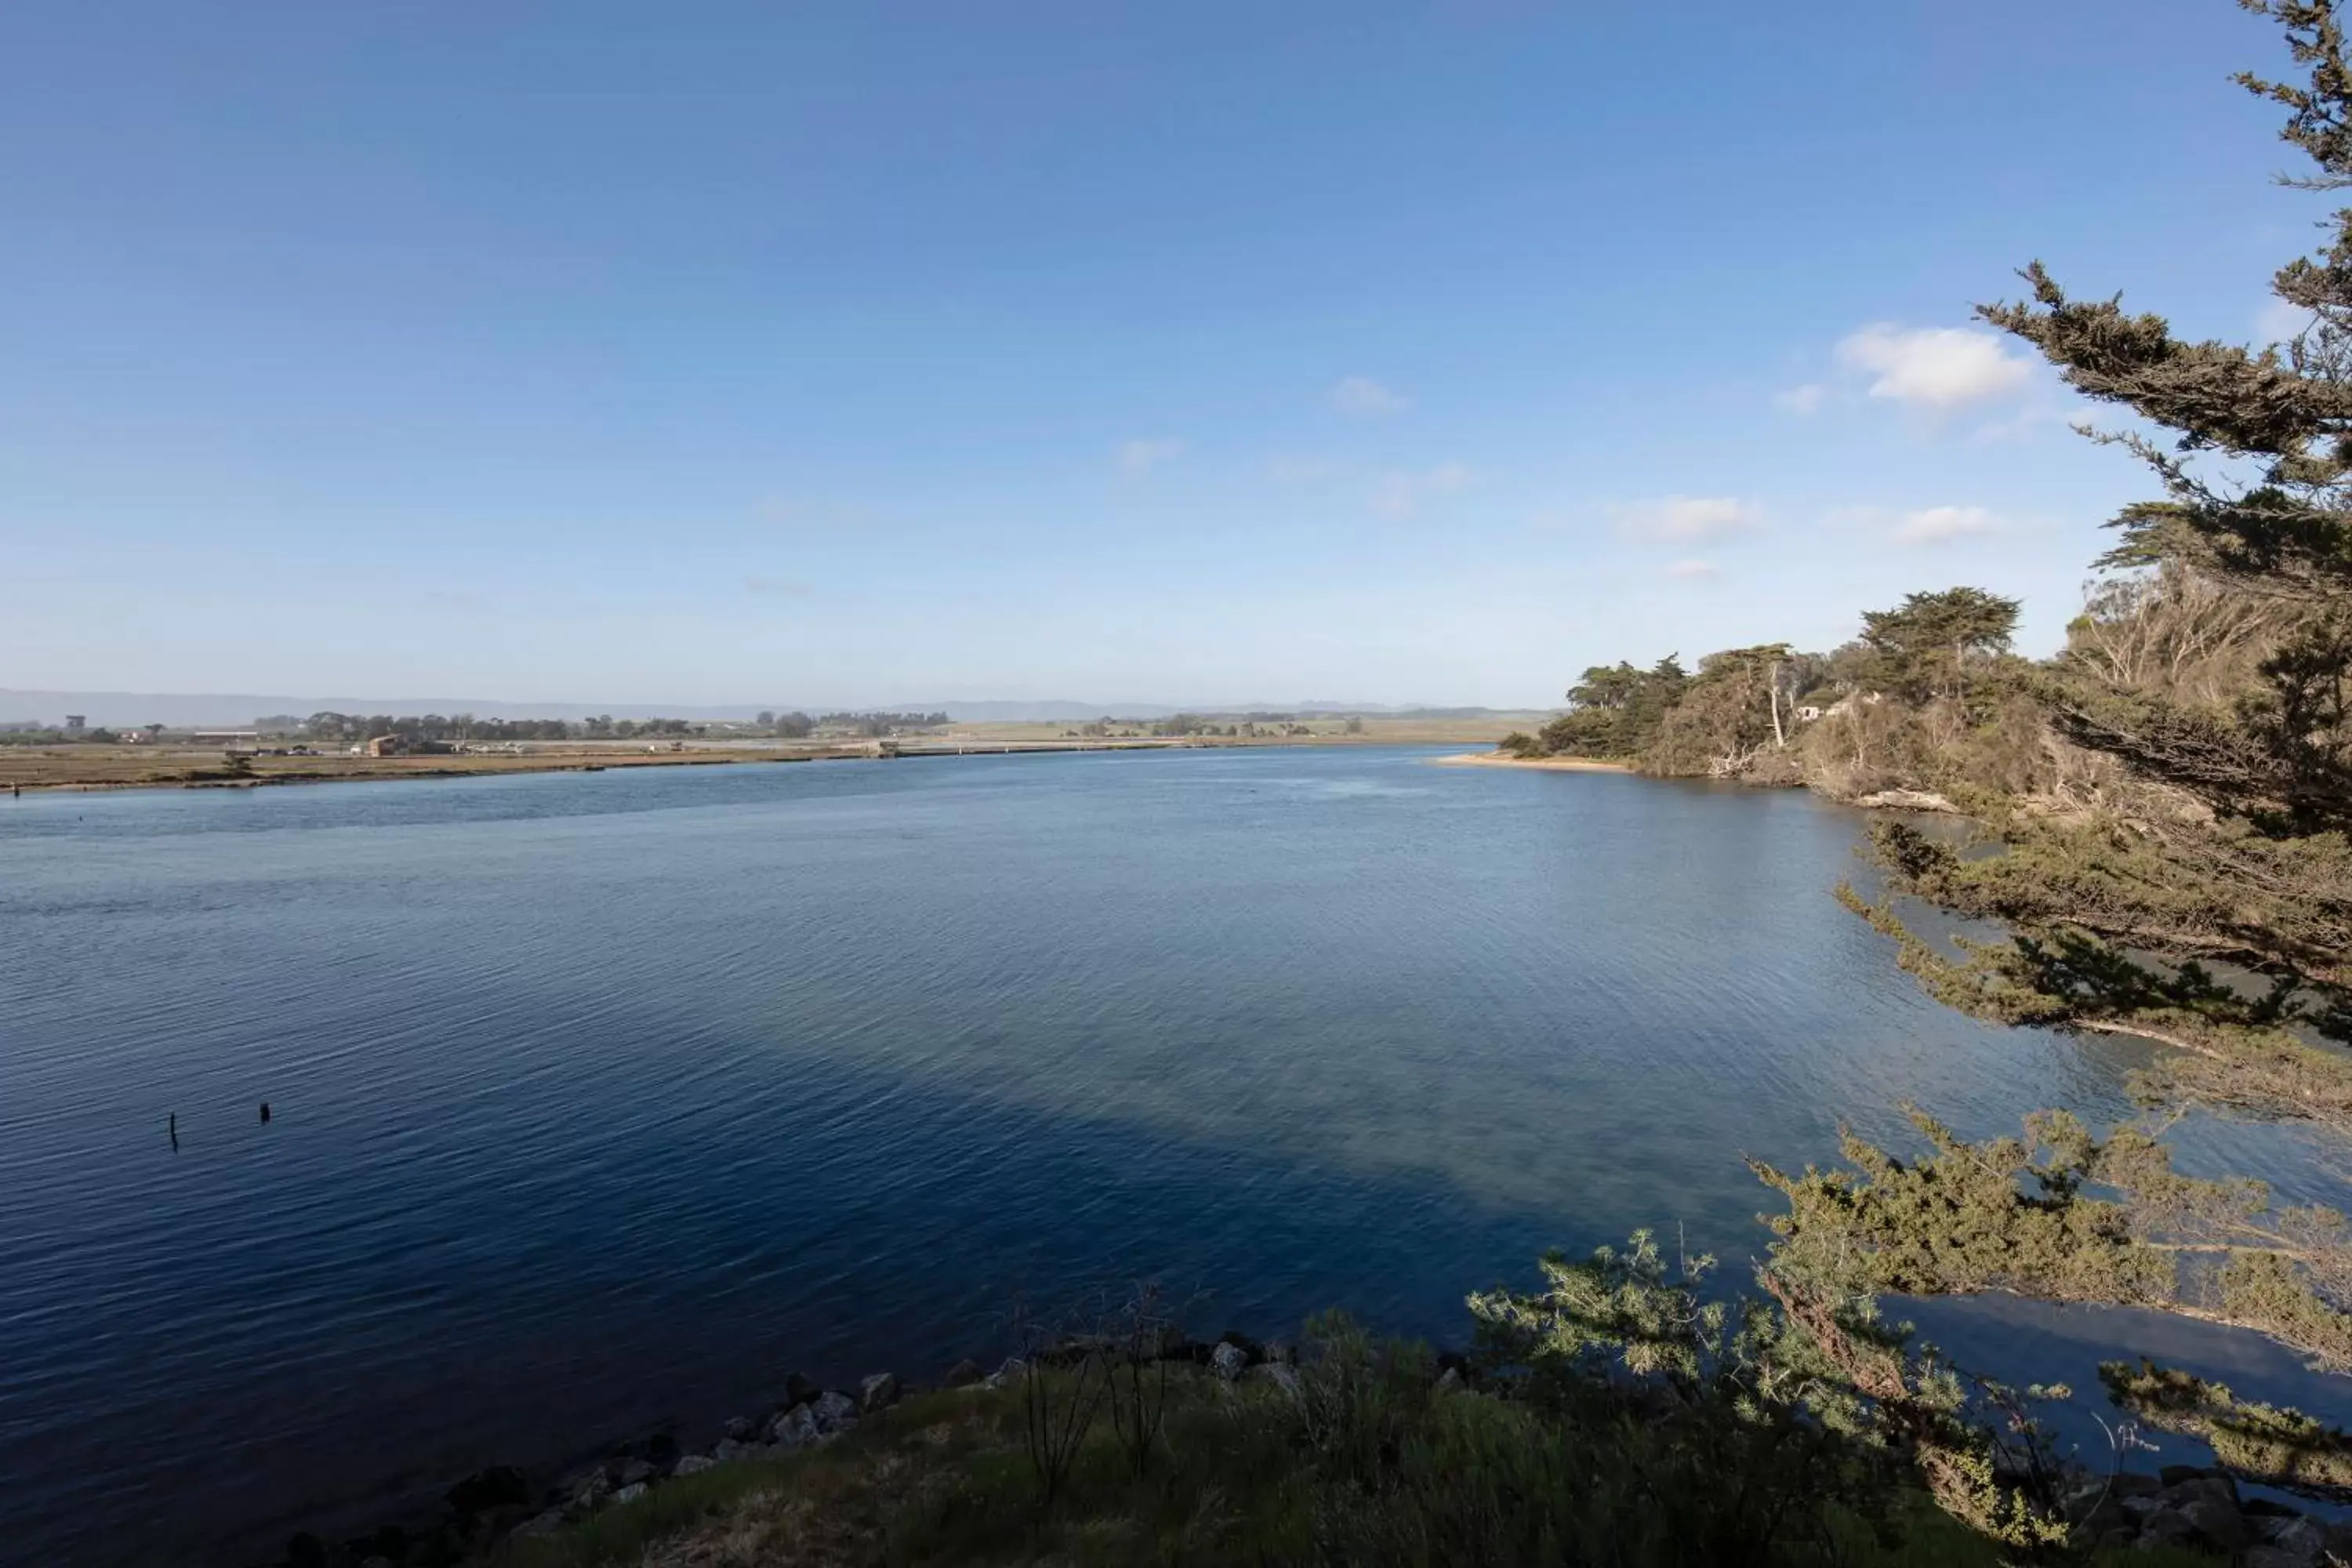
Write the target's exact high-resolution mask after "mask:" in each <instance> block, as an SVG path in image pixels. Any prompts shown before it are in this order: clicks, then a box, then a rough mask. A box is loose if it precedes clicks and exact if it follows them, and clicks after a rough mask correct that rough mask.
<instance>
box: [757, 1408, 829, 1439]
mask: <svg viewBox="0 0 2352 1568" xmlns="http://www.w3.org/2000/svg"><path fill="white" fill-rule="evenodd" d="M821 1436H824V1433H823V1432H822V1431H821V1430H819V1428H818V1426H817V1424H816V1412H815V1411H814V1409H812V1408H811V1407H809V1406H808V1405H793V1407H792V1408H791V1409H790V1410H787V1411H785V1412H784V1413H783V1414H782V1415H779V1416H777V1417H776V1421H775V1425H774V1426H770V1427H769V1428H768V1441H770V1442H771V1443H773V1444H774V1445H775V1446H776V1447H779V1448H785V1449H791V1448H800V1447H806V1446H807V1445H809V1444H811V1443H814V1442H815V1441H816V1440H817V1439H818V1438H819V1437H821Z"/></svg>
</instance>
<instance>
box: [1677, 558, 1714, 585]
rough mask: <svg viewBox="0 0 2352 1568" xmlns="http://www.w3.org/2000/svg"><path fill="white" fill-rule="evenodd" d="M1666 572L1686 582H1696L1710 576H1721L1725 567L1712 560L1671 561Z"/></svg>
mask: <svg viewBox="0 0 2352 1568" xmlns="http://www.w3.org/2000/svg"><path fill="white" fill-rule="evenodd" d="M1665 574H1666V575H1667V576H1669V577H1675V578H1679V579H1680V580H1682V581H1684V582H1686V583H1696V582H1701V581H1704V580H1705V579H1706V578H1709V577H1720V576H1722V575H1723V569H1722V568H1721V567H1719V566H1717V564H1716V563H1714V562H1712V561H1670V562H1668V563H1666V566H1665Z"/></svg>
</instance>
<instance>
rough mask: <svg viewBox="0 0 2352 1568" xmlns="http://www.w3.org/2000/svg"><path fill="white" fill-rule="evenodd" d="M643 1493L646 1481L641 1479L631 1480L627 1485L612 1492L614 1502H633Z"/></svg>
mask: <svg viewBox="0 0 2352 1568" xmlns="http://www.w3.org/2000/svg"><path fill="white" fill-rule="evenodd" d="M645 1495H646V1483H645V1482H643V1481H632V1482H630V1483H629V1484H628V1485H627V1486H625V1487H623V1488H622V1489H620V1490H619V1491H616V1492H614V1494H613V1500H614V1502H615V1503H626V1502H635V1501H636V1500H638V1499H639V1498H641V1497H643V1496H645Z"/></svg>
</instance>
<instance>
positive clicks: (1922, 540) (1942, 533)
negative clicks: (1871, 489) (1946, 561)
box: [1892, 506, 2000, 544]
mask: <svg viewBox="0 0 2352 1568" xmlns="http://www.w3.org/2000/svg"><path fill="white" fill-rule="evenodd" d="M1999 532H2000V519H1999V518H1997V517H1995V516H1993V514H1992V513H1991V512H1990V511H1987V510H1985V509H1984V508H1982V507H1980V506H1931V507H1927V508H1924V509H1922V510H1918V511H1906V512H1905V513H1904V514H1903V515H1902V516H1901V517H1899V518H1897V519H1895V527H1894V529H1893V531H1892V537H1893V538H1894V540H1895V543H1897V544H1946V543H1948V542H1951V541H1953V540H1955V539H1966V538H1968V537H1969V536H1970V535H1973V534H1979V533H1999Z"/></svg>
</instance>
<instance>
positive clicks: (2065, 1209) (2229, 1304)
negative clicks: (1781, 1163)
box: [1752, 1110, 2352, 1372]
mask: <svg viewBox="0 0 2352 1568" xmlns="http://www.w3.org/2000/svg"><path fill="white" fill-rule="evenodd" d="M1912 1121H1913V1123H1914V1124H1915V1125H1916V1127H1917V1128H1918V1130H1919V1132H1920V1135H1921V1136H1922V1138H1923V1139H1924V1140H1925V1141H1926V1142H1927V1145H1928V1149H1929V1152H1927V1153H1926V1154H1923V1155H1922V1156H1920V1157H1919V1158H1917V1159H1916V1160H1912V1161H1910V1162H1907V1163H1906V1162H1905V1161H1902V1160H1898V1159H1896V1158H1895V1156H1894V1155H1892V1154H1889V1153H1888V1152H1885V1150H1883V1149H1880V1148H1877V1147H1875V1146H1874V1145H1873V1144H1870V1143H1868V1142H1864V1141H1863V1140H1862V1139H1860V1138H1857V1137H1855V1136H1854V1135H1853V1134H1852V1133H1851V1132H1848V1133H1845V1134H1843V1139H1842V1142H1843V1152H1844V1154H1845V1159H1846V1162H1847V1166H1848V1168H1846V1169H1843V1170H1832V1171H1822V1170H1820V1169H1817V1168H1815V1167H1813V1166H1810V1165H1809V1166H1807V1167H1806V1169H1805V1171H1804V1172H1803V1173H1802V1174H1801V1175H1793V1176H1792V1175H1790V1174H1788V1173H1784V1172H1782V1171H1780V1170H1777V1169H1775V1168H1774V1167H1772V1166H1770V1165H1768V1164H1765V1163H1761V1162H1754V1163H1752V1167H1753V1169H1754V1170H1755V1171H1756V1173H1757V1175H1758V1177H1759V1179H1761V1180H1762V1181H1763V1182H1764V1183H1765V1184H1766V1185H1768V1186H1769V1187H1771V1188H1773V1189H1774V1190H1775V1191H1777V1192H1779V1193H1780V1194H1781V1195H1782V1196H1783V1197H1785V1198H1787V1199H1788V1202H1789V1210H1788V1212H1787V1213H1786V1214H1782V1215H1769V1216H1768V1217H1767V1223H1768V1224H1769V1226H1771V1227H1772V1229H1773V1231H1774V1233H1775V1234H1776V1235H1777V1236H1778V1237H1779V1238H1780V1239H1779V1240H1778V1242H1777V1243H1776V1244H1775V1246H1774V1247H1773V1268H1775V1269H1776V1270H1777V1271H1779V1272H1780V1273H1782V1274H1783V1275H1785V1276H1786V1277H1788V1278H1790V1279H1798V1280H1801V1281H1804V1282H1805V1283H1806V1284H1807V1285H1808V1286H1809V1287H1811V1288H1812V1289H1820V1290H1824V1291H1829V1292H1832V1293H1839V1292H1843V1293H1847V1294H1855V1293H1865V1294H1867V1293H1877V1292H1885V1291H1893V1292H1896V1293H1899V1294H1903V1295H1912V1296H1943V1295H1958V1294H1968V1293H1972V1292H1976V1291H1982V1290H2008V1291H2014V1292H2016V1293H2018V1294H2020V1295H2026V1296H2034V1297H2038V1298H2041V1299H2042V1300H2055V1301H2094V1302H2101V1303H2105V1304H2108V1305H2119V1306H2152V1307H2161V1308H2167V1309H2170V1310H2179V1311H2185V1312H2188V1313H2190V1314H2192V1315H2194V1316H2198V1317H2202V1318H2207V1319H2211V1320H2214V1321H2222V1322H2229V1323H2234V1324H2237V1325H2239V1326H2241V1327H2244V1328H2251V1329H2254V1330H2256V1331H2260V1332H2263V1333H2265V1334H2268V1335H2270V1336H2271V1337H2272V1338H2273V1339H2275V1340H2278V1341H2279V1342H2282V1343H2284V1344H2288V1345H2291V1346H2293V1347H2294V1348H2295V1349H2297V1350H2299V1351H2302V1352H2305V1354H2307V1355H2309V1356H2310V1357H2311V1358H2312V1359H2313V1361H2314V1362H2315V1363H2316V1364H2317V1365H2319V1366H2321V1367H2324V1368H2326V1369H2329V1370H2332V1371H2337V1372H2343V1371H2352V1313H2347V1311H2346V1310H2344V1309H2343V1307H2342V1305H2341V1303H2342V1302H2343V1301H2344V1300H2345V1299H2346V1297H2347V1290H2352V1268H2347V1259H2352V1234H2347V1226H2346V1221H2345V1218H2344V1216H2343V1215H2340V1214H2337V1213H2336V1212H2335V1211H2333V1210H2330V1209H2326V1208H2318V1207H2308V1208H2305V1207H2287V1208H2276V1207H2273V1205H2272V1203H2271V1200H2270V1194H2269V1191H2268V1189H2267V1188H2265V1187H2264V1186H2263V1184H2261V1183H2258V1182H2249V1181H2206V1180H2200V1179H2197V1178H2193V1177H2189V1176H2183V1175H2181V1174H2179V1173H2178V1172H2176V1171H2175V1170H2174V1169H2173V1168H2172V1158H2171V1152H2170V1151H2169V1150H2168V1149H2167V1148H2166V1147H2165V1145H2164V1144H2163V1143H2162V1142H2159V1141H2158V1139H2157V1138H2155V1137H2154V1136H2152V1135H2150V1134H2149V1133H2147V1132H2146V1131H2142V1130H2140V1129H2137V1128H2118V1129H2116V1131H2114V1132H2112V1133H2110V1134H2109V1135H2108V1137H2107V1138H2106V1139H2105V1141H2104V1142H2102V1141H2100V1140H2098V1139H2095V1138H2094V1137H2093V1136H2092V1134H2091V1132H2090V1131H2089V1130H2088V1129H2087V1128H2085V1127H2084V1125H2083V1123H2082V1122H2081V1121H2078V1120H2076V1119H2075V1118H2074V1117H2073V1116H2071V1115H2069V1114H2068V1113H2066V1112H2064V1111H2042V1112H2037V1113H2036V1114H2034V1115H2033V1116H2031V1117H2029V1118H2027V1119H2026V1123H2025V1131H2024V1136H2023V1137H2021V1138H1996V1139H1992V1140H1990V1141H1988V1142H1981V1143H1969V1142H1962V1141H1961V1140H1960V1139H1959V1138H1958V1137H1957V1136H1955V1135H1954V1134H1953V1133H1952V1131H1950V1130H1949V1129H1948V1128H1946V1127H1944V1126H1943V1125H1942V1124H1940V1123H1938V1122H1937V1121H1934V1120H1933V1119H1932V1118H1930V1117H1928V1116H1927V1114H1926V1113H1924V1112H1922V1111H1918V1110H1913V1112H1912Z"/></svg>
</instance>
